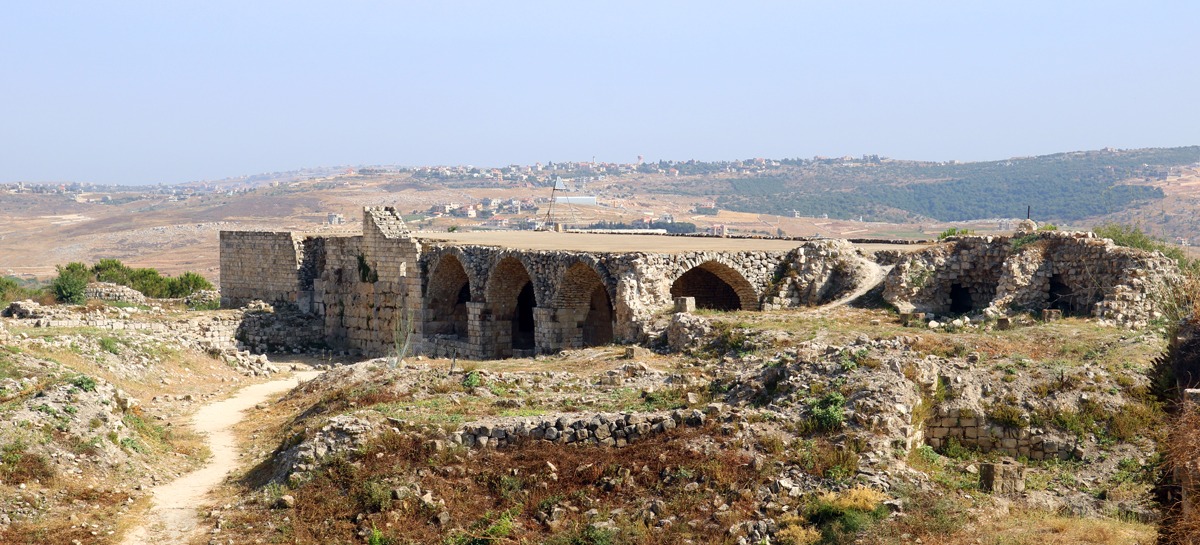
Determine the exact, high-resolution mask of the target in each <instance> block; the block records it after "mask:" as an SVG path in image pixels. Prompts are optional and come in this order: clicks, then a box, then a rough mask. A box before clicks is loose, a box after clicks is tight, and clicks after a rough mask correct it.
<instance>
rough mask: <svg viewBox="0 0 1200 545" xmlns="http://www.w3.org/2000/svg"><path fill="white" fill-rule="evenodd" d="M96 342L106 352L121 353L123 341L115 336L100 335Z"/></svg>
mask: <svg viewBox="0 0 1200 545" xmlns="http://www.w3.org/2000/svg"><path fill="white" fill-rule="evenodd" d="M96 343H97V344H99V345H100V349H101V350H104V351H105V352H108V353H110V354H120V353H121V343H120V341H118V340H117V339H116V338H115V337H100V339H99V340H97V341H96Z"/></svg>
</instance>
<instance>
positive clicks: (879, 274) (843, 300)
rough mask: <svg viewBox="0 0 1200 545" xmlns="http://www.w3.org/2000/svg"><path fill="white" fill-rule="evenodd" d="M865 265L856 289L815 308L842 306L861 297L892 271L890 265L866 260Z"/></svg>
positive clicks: (822, 309)
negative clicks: (865, 275) (865, 269)
mask: <svg viewBox="0 0 1200 545" xmlns="http://www.w3.org/2000/svg"><path fill="white" fill-rule="evenodd" d="M867 265H868V270H867V277H866V278H864V279H863V281H862V283H861V284H859V286H858V289H856V290H854V291H852V292H850V293H847V294H846V295H843V296H842V297H840V298H838V299H837V300H835V301H830V302H829V303H826V304H824V305H822V306H820V307H819V308H817V310H821V311H824V310H830V309H835V308H838V307H840V306H844V305H846V304H848V303H850V302H851V301H853V300H855V299H858V298H859V297H862V296H863V295H866V293H867V292H868V291H871V290H873V289H875V287H876V286H878V285H879V283H880V282H883V280H884V278H886V277H887V274H888V273H889V272H891V271H892V267H891V266H890V265H889V266H887V267H881V266H879V264H877V263H873V262H867Z"/></svg>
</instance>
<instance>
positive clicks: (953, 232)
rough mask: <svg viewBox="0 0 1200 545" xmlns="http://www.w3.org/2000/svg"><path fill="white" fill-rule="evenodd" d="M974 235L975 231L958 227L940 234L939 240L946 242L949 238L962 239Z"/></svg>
mask: <svg viewBox="0 0 1200 545" xmlns="http://www.w3.org/2000/svg"><path fill="white" fill-rule="evenodd" d="M973 234H975V231H971V230H969V229H959V228H957V227H951V228H949V229H946V230H945V231H942V232H941V233H940V234H938V240H944V239H946V238H949V237H961V236H967V235H973Z"/></svg>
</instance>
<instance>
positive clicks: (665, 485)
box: [0, 307, 1165, 543]
mask: <svg viewBox="0 0 1200 545" xmlns="http://www.w3.org/2000/svg"><path fill="white" fill-rule="evenodd" d="M41 312H42V314H41V316H40V317H34V314H36V313H32V312H31V313H28V315H26V316H25V317H23V318H6V319H3V320H0V323H2V324H3V329H2V330H0V344H2V345H3V346H4V350H3V351H0V370H2V371H3V378H0V387H2V388H3V391H2V392H0V396H3V397H2V398H0V399H3V404H2V405H0V410H2V411H4V412H5V413H6V415H5V418H6V420H7V421H10V422H16V423H18V425H17V426H10V427H9V428H8V429H6V430H5V431H3V432H0V433H2V434H3V438H4V441H3V443H4V444H5V445H8V446H6V447H5V449H6V450H5V458H4V461H3V464H2V465H0V469H3V475H2V476H3V477H4V484H3V485H2V486H0V491H2V492H3V495H2V499H0V501H4V502H5V505H6V507H5V509H4V512H5V513H6V516H7V517H8V518H7V520H0V522H2V523H3V524H2V525H0V537H2V538H3V540H4V541H5V542H16V543H23V542H33V541H38V542H51V543H53V542H62V543H71V542H72V541H73V540H78V541H79V542H82V543H115V542H118V541H119V537H120V536H121V534H122V533H123V532H125V531H126V530H127V529H128V528H130V527H131V526H132V525H133V523H134V522H136V521H137V520H138V517H139V516H140V515H139V513H141V512H143V511H144V510H145V509H146V507H147V504H148V495H149V494H148V490H150V488H151V487H152V486H153V485H154V484H155V483H156V482H166V481H168V480H170V479H172V478H174V477H176V476H178V475H181V474H183V473H184V472H185V471H186V470H188V469H190V468H193V467H196V466H197V465H198V464H199V463H200V460H201V459H203V458H205V456H206V453H205V452H204V450H203V448H202V445H203V444H204V443H203V442H202V441H200V440H199V439H198V438H197V437H195V436H194V435H193V434H190V433H189V432H188V427H189V425H190V415H191V414H193V413H194V411H195V410H196V409H198V408H199V407H201V406H204V405H206V404H207V403H209V402H211V401H213V400H216V399H219V398H222V397H224V396H226V395H227V394H228V393H229V392H231V391H233V390H235V389H237V388H238V387H240V386H241V385H244V384H246V383H247V382H254V381H259V380H263V378H262V375H264V374H267V373H262V372H259V371H260V370H264V371H269V374H271V375H274V374H276V372H277V371H278V372H287V370H288V369H289V368H290V366H288V365H281V364H280V363H278V362H271V361H259V360H258V358H257V356H254V357H253V358H251V359H253V360H254V362H255V363H253V364H252V365H251V366H249V367H247V366H246V365H244V364H242V363H241V361H240V360H239V359H238V358H233V359H226V358H225V357H223V356H222V354H221V353H220V352H215V353H210V351H209V350H207V349H204V342H203V341H202V340H203V339H205V338H206V337H205V336H206V335H208V334H209V332H211V329H212V328H211V327H210V328H204V327H199V324H204V323H208V321H214V320H216V321H220V320H222V319H225V318H223V316H225V315H224V314H222V313H228V312H230V311H205V312H185V311H178V310H169V309H160V310H144V311H143V310H139V311H136V312H129V311H128V310H127V309H115V310H114V309H112V308H111V307H110V308H92V309H90V310H86V309H76V310H65V309H61V308H58V309H53V310H52V311H44V310H43V311H41ZM55 313H57V314H55ZM72 313H73V315H69V314H72ZM947 318H949V319H939V320H937V321H938V322H939V323H938V324H937V325H936V326H935V327H933V328H930V327H929V325H928V324H927V323H921V324H920V326H919V327H904V326H902V325H901V324H899V323H898V322H899V317H898V316H897V315H895V314H893V313H889V312H887V311H884V310H875V309H863V308H851V307H841V308H835V309H824V310H821V311H805V312H801V311H772V312H766V313H699V314H692V315H680V316H676V317H674V318H671V319H670V321H671V323H670V325H669V326H668V327H667V329H668V330H669V331H667V332H666V334H664V336H663V338H662V341H661V346H651V347H620V346H612V347H598V348H591V349H585V350H577V351H570V352H566V353H562V354H558V355H553V356H539V357H537V358H529V359H513V360H505V361H489V362H477V361H450V360H440V359H425V358H421V357H409V358H406V359H405V360H402V361H397V360H395V359H375V360H367V361H360V362H333V361H327V362H320V363H321V365H320V366H321V367H322V368H326V369H328V370H327V371H326V372H325V373H324V374H322V375H321V376H319V377H318V378H316V379H314V380H312V381H309V382H306V383H304V384H302V385H301V386H299V387H297V388H296V389H294V390H291V391H290V392H288V393H286V394H284V395H283V396H282V397H280V398H278V399H277V400H275V401H271V402H266V403H261V404H259V405H258V406H257V407H256V408H254V409H253V410H251V411H249V412H248V413H247V415H246V419H245V420H244V421H243V422H242V423H240V424H239V425H238V426H237V427H236V428H235V431H236V433H237V436H238V437H239V438H240V445H241V446H240V449H241V450H240V452H241V457H240V460H241V462H240V465H241V467H240V468H239V469H238V470H237V471H235V472H234V473H233V474H232V476H231V478H230V479H228V480H227V481H225V483H224V484H223V485H221V486H220V487H219V488H218V489H217V490H216V493H215V496H213V497H211V500H210V503H209V504H208V505H206V506H204V507H203V508H201V510H200V513H201V514H202V516H201V520H200V526H201V529H202V531H203V535H202V536H197V537H196V538H195V540H194V541H195V542H196V543H351V542H360V543H361V542H366V543H433V542H436V543H504V542H529V543H533V542H549V543H721V542H725V543H817V542H825V543H849V542H852V541H855V540H857V541H859V542H865V543H903V542H913V543H917V542H920V543H1034V542H1039V543H1082V542H1089V543H1138V542H1149V540H1150V539H1152V536H1153V534H1154V531H1155V526H1154V525H1155V523H1156V521H1157V513H1158V511H1157V509H1156V506H1155V505H1154V504H1153V503H1152V501H1151V495H1150V491H1151V485H1152V483H1153V481H1154V478H1155V467H1156V463H1157V460H1158V447H1157V445H1158V444H1159V442H1160V441H1161V439H1162V438H1161V431H1160V430H1161V429H1162V427H1163V420H1164V418H1165V417H1164V415H1163V411H1162V408H1161V405H1160V403H1159V402H1158V401H1157V400H1156V398H1155V397H1154V383H1153V379H1152V377H1153V376H1154V373H1153V371H1154V367H1153V364H1152V362H1153V359H1154V357H1155V356H1156V355H1158V354H1159V353H1160V352H1161V351H1162V350H1163V346H1164V343H1163V341H1162V337H1161V335H1160V334H1158V333H1157V332H1154V331H1133V330H1127V329H1122V328H1116V327H1111V326H1106V325H1102V324H1098V323H1095V322H1093V321H1087V320H1080V319H1067V320H1061V321H1055V322H1049V323H1046V322H1040V321H1035V320H1032V319H1029V320H1024V321H1018V323H1017V325H1016V327H1013V328H1011V329H1005V330H1000V329H999V328H997V327H996V324H995V322H993V321H989V320H986V319H983V318H977V319H974V320H972V319H971V318H970V317H966V318H959V317H947ZM101 320H106V321H101ZM113 320H116V321H124V322H139V321H149V322H153V323H157V324H188V323H192V324H196V325H197V327H196V328H195V329H194V333H187V332H188V331H193V329H192V328H191V326H180V325H176V326H164V327H167V329H164V330H163V331H171V333H170V335H167V334H164V333H162V332H158V333H154V332H153V331H151V330H146V329H140V328H139V326H129V325H128V323H127V324H126V325H125V327H124V328H123V329H113V327H112V323H114V322H113ZM956 320H957V322H956ZM89 321H90V323H91V324H92V325H89ZM63 324H68V325H63ZM97 324H98V325H99V326H104V327H107V329H97V327H98V325H97ZM268 366H269V367H268ZM13 445H15V446H13ZM1006 462H1013V463H1006ZM72 516H73V517H74V518H71V517H72Z"/></svg>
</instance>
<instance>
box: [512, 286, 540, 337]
mask: <svg viewBox="0 0 1200 545" xmlns="http://www.w3.org/2000/svg"><path fill="white" fill-rule="evenodd" d="M536 306H537V299H536V298H535V297H534V295H533V283H532V282H526V283H525V285H524V286H522V287H521V293H520V294H519V295H517V308H515V309H513V316H512V347H513V349H515V350H531V349H533V347H534V337H533V327H534V322H533V307H536Z"/></svg>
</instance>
